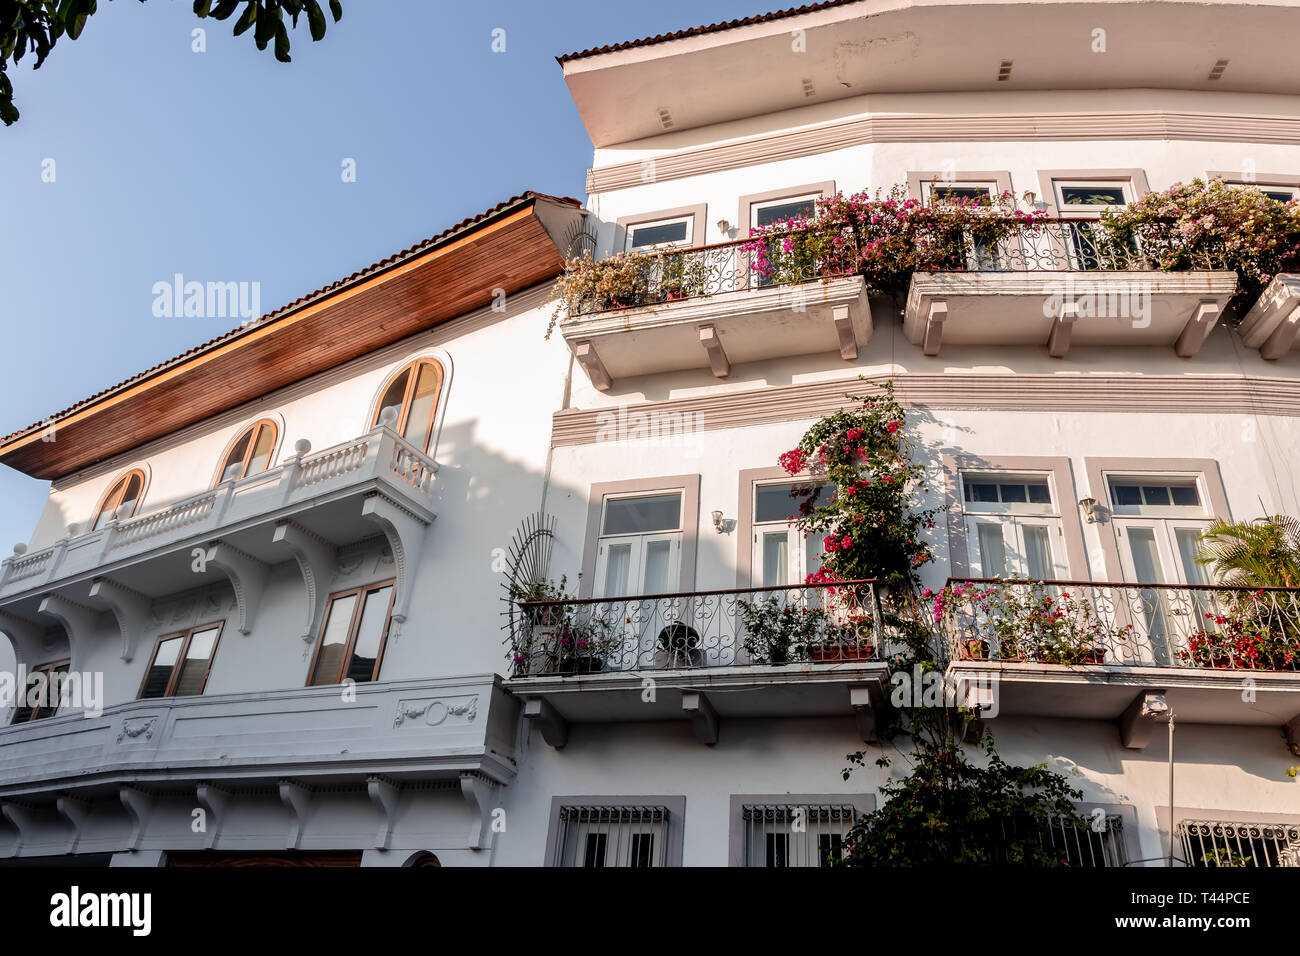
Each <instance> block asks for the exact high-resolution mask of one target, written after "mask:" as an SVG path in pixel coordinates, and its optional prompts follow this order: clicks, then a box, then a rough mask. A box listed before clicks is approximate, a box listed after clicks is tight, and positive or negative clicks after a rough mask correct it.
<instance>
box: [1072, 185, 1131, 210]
mask: <svg viewBox="0 0 1300 956" xmlns="http://www.w3.org/2000/svg"><path fill="white" fill-rule="evenodd" d="M1061 201H1062V202H1063V203H1064V204H1065V205H1067V206H1122V205H1124V187H1122V186H1062V187H1061Z"/></svg>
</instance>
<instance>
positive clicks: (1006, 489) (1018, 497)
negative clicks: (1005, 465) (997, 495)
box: [999, 484, 1029, 503]
mask: <svg viewBox="0 0 1300 956" xmlns="http://www.w3.org/2000/svg"><path fill="white" fill-rule="evenodd" d="M999 487H1000V488H1001V490H1002V500H1003V501H1004V502H1008V503H1011V502H1014V503H1022V502H1025V501H1027V500H1028V498H1029V496H1028V494H1027V492H1026V491H1025V486H1024V485H1022V484H1014V485H1000V486H999Z"/></svg>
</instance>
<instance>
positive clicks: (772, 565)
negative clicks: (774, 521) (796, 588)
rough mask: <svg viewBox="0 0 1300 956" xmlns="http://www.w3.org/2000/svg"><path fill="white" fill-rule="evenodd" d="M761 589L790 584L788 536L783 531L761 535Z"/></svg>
mask: <svg viewBox="0 0 1300 956" xmlns="http://www.w3.org/2000/svg"><path fill="white" fill-rule="evenodd" d="M762 540H763V581H762V587H765V588H774V587H778V586H780V585H784V584H789V583H790V577H789V572H790V536H789V535H787V534H786V533H785V532H784V531H769V532H767V533H766V534H764V535H763V539H762Z"/></svg>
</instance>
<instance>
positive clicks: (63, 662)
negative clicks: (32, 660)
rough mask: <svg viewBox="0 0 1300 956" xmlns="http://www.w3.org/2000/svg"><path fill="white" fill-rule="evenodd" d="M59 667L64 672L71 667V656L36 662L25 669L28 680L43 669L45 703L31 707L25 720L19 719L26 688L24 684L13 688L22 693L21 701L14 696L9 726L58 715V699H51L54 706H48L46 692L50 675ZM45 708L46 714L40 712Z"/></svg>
mask: <svg viewBox="0 0 1300 956" xmlns="http://www.w3.org/2000/svg"><path fill="white" fill-rule="evenodd" d="M60 667H62V668H64V671H65V673H66V672H67V670H68V669H70V668H71V667H72V658H70V657H64V658H60V659H59V660H57V661H49V662H47V663H45V664H37V665H36V666H35V667H33V668H31V669H30V670H28V671H27V678H28V680H31V676H32V675H33V674H35V673H38V672H39V671H45V690H46V694H47V696H46V704H45V705H44V706H40V707H33V708H32V712H31V713H30V714H29V715H28V716H27V719H26V720H22V721H20V720H19V719H18V714H19V712H21V711H22V709H23V707H24V706H25V703H24V702H25V701H26V697H27V688H26V686H24V687H21V688H15V689H14V692H15V694H22V695H23V699H22V701H20V700H19V699H18V698H17V697H15V699H14V712H13V714H12V716H10V718H9V724H10V726H16V725H17V724H20V723H23V724H30V723H31V722H32V721H35V720H45V719H46V718H47V717H54V716H57V715H58V713H59V701H58V699H57V698H56V699H55V700H54V701H53V705H54V706H53V707H50V706H49V703H50V698H49V696H48V693H49V689H50V677H51V676H52V675H53V673H54V671H55V669H57V668H60ZM45 710H48V711H49V713H48V714H46V713H42V711H45Z"/></svg>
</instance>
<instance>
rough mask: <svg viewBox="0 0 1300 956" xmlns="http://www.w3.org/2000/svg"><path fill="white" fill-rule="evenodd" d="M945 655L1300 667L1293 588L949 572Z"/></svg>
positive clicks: (1298, 607) (942, 607)
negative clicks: (1027, 578) (1016, 577)
mask: <svg viewBox="0 0 1300 956" xmlns="http://www.w3.org/2000/svg"><path fill="white" fill-rule="evenodd" d="M933 599H934V602H935V603H934V608H933V610H934V615H935V620H936V623H937V624H938V625H939V626H940V627H941V630H942V633H943V636H944V638H945V639H946V640H947V642H948V646H949V650H950V653H951V656H952V659H953V660H994V661H1003V662H1009V663H1015V662H1023V661H1033V662H1037V663H1044V664H1120V665H1136V666H1148V667H1180V668H1211V669H1235V670H1274V671H1300V588H1233V587H1220V586H1211V585H1205V586H1189V585H1179V584H1126V583H1115V582H1089V581H1049V582H1033V581H1005V580H997V579H992V578H979V579H975V578H966V579H952V580H950V581H949V582H948V586H947V587H946V588H945V589H944V590H943V591H941V592H939V593H937V594H935V595H934V596H933Z"/></svg>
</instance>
